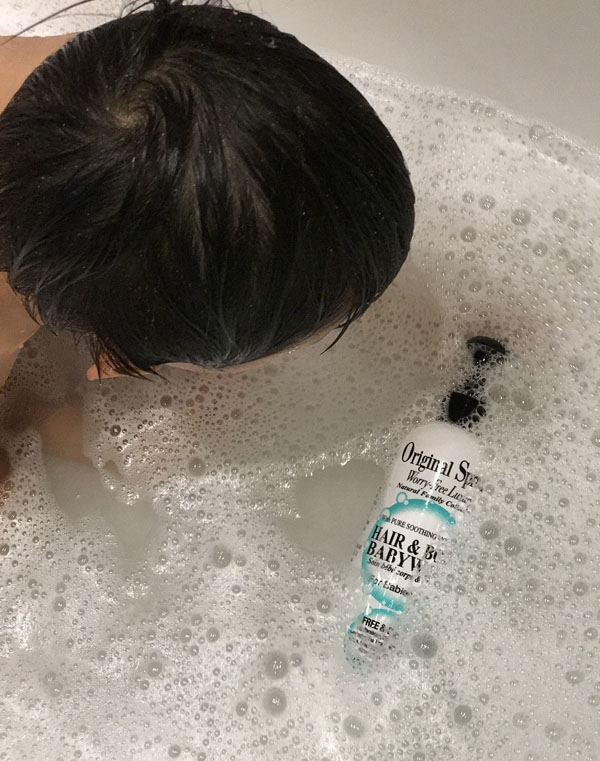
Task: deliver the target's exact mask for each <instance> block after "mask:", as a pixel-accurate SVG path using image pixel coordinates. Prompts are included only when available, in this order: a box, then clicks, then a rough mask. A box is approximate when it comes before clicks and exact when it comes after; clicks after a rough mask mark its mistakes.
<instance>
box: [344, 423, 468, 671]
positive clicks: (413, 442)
mask: <svg viewBox="0 0 600 761" xmlns="http://www.w3.org/2000/svg"><path fill="white" fill-rule="evenodd" d="M477 467H478V447H477V442H476V440H475V438H474V437H473V435H472V434H470V433H468V432H467V431H466V430H465V429H464V428H461V427H459V426H457V425H453V424H452V423H446V422H436V423H429V424H427V425H424V426H421V427H419V428H417V429H415V430H414V431H412V433H410V434H409V435H408V436H407V437H406V438H405V439H404V441H403V442H402V444H401V446H400V453H399V456H398V458H397V459H396V461H395V462H394V464H393V466H392V470H391V473H390V478H389V480H388V483H387V485H386V487H385V488H384V490H383V491H382V492H381V497H380V499H379V500H378V502H379V514H378V517H377V518H376V520H375V521H374V522H373V523H372V525H371V527H370V529H369V532H368V534H367V535H366V536H365V538H364V541H363V543H362V545H361V547H360V552H359V553H357V554H358V558H359V560H358V562H359V564H360V572H361V575H362V580H363V583H364V585H365V588H366V590H367V591H368V600H367V603H366V607H365V610H364V611H363V613H361V614H360V615H359V616H357V618H356V619H355V620H354V621H353V622H352V624H351V625H350V627H349V629H348V633H347V636H346V655H347V657H348V658H349V659H350V660H352V659H353V658H354V656H355V655H356V654H357V652H356V651H357V649H358V652H363V651H364V650H365V648H368V647H371V646H376V645H377V644H379V645H382V644H383V641H384V639H385V636H386V633H387V632H388V631H389V629H390V627H391V626H392V625H393V619H394V617H395V616H396V615H397V614H399V613H401V612H402V610H403V608H404V606H405V603H406V601H407V599H408V598H410V596H411V595H412V594H414V593H415V592H416V591H417V590H418V587H419V585H420V584H421V579H422V577H423V575H426V572H427V568H428V566H430V565H433V564H434V563H436V562H437V559H438V555H439V554H441V553H440V549H441V547H442V546H443V543H444V541H445V540H446V539H447V537H448V534H449V531H450V530H451V529H452V527H453V526H454V525H455V523H456V522H457V520H459V519H460V517H461V515H462V514H464V513H466V512H468V511H469V508H470V506H471V504H472V501H473V498H474V495H475V494H476V493H477V492H476V486H477V475H476V473H477Z"/></svg>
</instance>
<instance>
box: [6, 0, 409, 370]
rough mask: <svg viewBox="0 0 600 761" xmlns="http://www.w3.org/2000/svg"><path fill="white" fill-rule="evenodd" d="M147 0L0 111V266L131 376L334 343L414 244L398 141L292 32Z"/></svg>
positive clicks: (48, 65) (245, 17)
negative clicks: (331, 338)
mask: <svg viewBox="0 0 600 761" xmlns="http://www.w3.org/2000/svg"><path fill="white" fill-rule="evenodd" d="M146 5H147V3H146V4H144V6H141V7H139V8H136V9H135V12H130V13H128V14H127V15H125V16H123V17H121V18H118V19H116V20H114V21H110V22H109V23H106V24H103V25H102V26H99V27H97V28H95V29H92V30H90V31H88V32H84V33H81V34H79V35H78V36H77V37H75V38H74V39H73V40H71V41H70V42H68V43H67V44H66V45H65V46H63V47H62V48H61V49H60V50H58V51H57V52H56V53H55V54H53V55H52V56H51V57H50V58H48V59H46V60H45V61H44V62H43V63H42V64H41V65H40V66H39V67H38V68H37V69H36V70H35V71H34V72H33V73H32V74H31V75H30V76H29V78H28V79H27V80H26V81H25V83H24V84H23V85H22V87H21V88H20V89H19V91H18V92H17V93H16V95H15V96H14V98H13V100H12V101H11V102H10V104H9V105H8V106H7V107H6V110H5V111H4V112H3V113H2V114H1V115H0V270H2V271H6V272H8V277H9V282H10V284H11V286H12V287H13V288H14V289H15V290H16V291H17V292H18V293H20V294H21V295H22V296H23V297H24V300H25V303H26V304H27V305H28V308H29V309H30V310H32V312H33V311H34V310H37V312H38V314H39V316H40V319H41V320H42V321H43V322H44V323H45V324H46V325H48V326H49V327H50V328H51V329H53V330H54V331H60V330H63V329H70V330H72V331H74V332H75V333H77V334H82V335H84V336H85V337H86V338H87V340H88V341H89V343H90V347H91V351H92V354H93V356H94V359H95V361H96V363H97V364H98V362H99V357H100V356H101V354H102V353H104V354H105V355H106V356H107V359H108V360H109V363H110V364H111V365H112V366H113V367H114V368H115V369H116V370H118V371H120V372H122V373H126V374H137V373H138V372H139V371H148V370H151V368H152V367H153V366H156V365H160V364H162V363H167V362H190V363H194V364H197V365H203V366H207V367H226V366H230V365H238V364H241V363H244V362H249V361H252V360H255V359H258V358H260V357H264V356H266V355H269V354H273V353H275V352H278V351H281V350H282V349H284V348H286V347H288V346H291V345H294V344H296V343H298V342H300V341H301V340H302V339H304V338H306V337H308V336H310V335H311V334H313V333H315V332H317V331H318V330H320V329H322V328H324V327H329V326H333V325H337V327H339V328H341V330H342V332H341V333H340V334H339V335H338V337H337V339H339V338H340V337H341V335H342V334H343V333H344V331H345V330H346V328H347V327H348V325H350V324H351V323H352V322H353V321H354V320H355V319H356V318H358V317H359V316H360V315H362V314H363V313H364V312H365V310H366V309H367V308H368V306H369V305H370V304H371V303H372V302H373V301H375V300H376V299H377V298H378V297H379V296H380V295H381V294H382V293H383V292H384V290H385V289H386V288H387V286H388V285H389V284H390V283H391V282H392V280H393V279H394V277H395V276H396V274H397V273H398V271H399V269H400V267H401V266H402V263H403V262H404V260H405V258H406V255H407V253H408V249H409V245H410V241H411V237H412V233H413V226H414V194H413V190H412V186H411V183H410V179H409V174H408V171H407V169H406V166H405V164H404V160H403V158H402V154H401V152H400V149H399V147H398V146H397V144H396V143H395V141H394V140H393V138H392V137H391V135H390V133H389V132H388V130H387V128H386V127H385V126H384V124H383V123H382V122H381V120H380V119H379V118H378V116H377V114H376V113H375V111H374V110H373V108H372V107H371V106H370V105H369V103H368V102H367V100H366V99H365V98H364V97H363V96H362V95H361V94H360V92H359V91H358V90H357V89H356V88H355V87H354V86H353V85H352V84H351V83H350V82H349V81H348V80H346V79H345V78H344V77H343V76H342V75H341V74H340V73H339V72H338V71H337V70H336V69H335V68H334V67H333V66H331V65H330V64H329V63H327V62H326V61H325V60H323V59H322V58H321V57H320V56H318V55H317V54H316V53H314V52H313V51H312V50H310V49H309V48H307V47H306V46H304V45H303V44H302V43H300V42H299V41H298V40H297V39H296V38H295V37H294V36H292V35H290V34H285V33H283V32H280V31H279V30H278V29H277V28H276V27H275V26H273V25H272V24H270V23H269V22H267V21H265V20H263V19H261V18H259V17H257V16H254V15H252V14H250V13H243V12H239V11H236V10H234V9H232V8H229V7H223V6H222V4H221V3H220V2H219V0H210V1H209V2H205V3H204V4H200V5H183V4H182V3H181V2H178V1H177V0H171V2H169V0H154V2H153V3H152V5H153V7H152V8H151V9H145V6H146ZM340 321H343V322H342V324H340V325H338V323H339V322H340ZM337 339H336V340H337ZM334 343H335V342H334Z"/></svg>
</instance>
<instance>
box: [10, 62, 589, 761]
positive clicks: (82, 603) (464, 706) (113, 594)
mask: <svg viewBox="0 0 600 761" xmlns="http://www.w3.org/2000/svg"><path fill="white" fill-rule="evenodd" d="M330 60H331V61H332V63H334V65H336V66H337V67H338V68H339V69H340V70H341V71H342V73H343V74H344V75H345V76H347V77H348V78H349V79H350V80H351V81H352V82H353V83H354V84H355V85H356V86H357V87H358V88H359V89H360V90H361V91H362V92H363V93H364V94H365V96H366V97H367V98H368V99H369V101H370V102H371V103H372V104H373V106H374V107H375V108H376V109H377V111H378V113H379V114H380V115H381V118H382V119H383V120H384V121H385V123H386V124H387V126H388V127H389V129H390V131H391V132H392V133H393V135H394V137H395V138H396V140H397V141H398V143H399V145H400V147H401V149H402V151H403V153H404V155H405V157H406V160H407V163H408V166H409V167H410V169H411V176H412V178H413V181H414V184H415V189H416V194H417V199H418V200H417V227H416V232H415V239H414V243H413V247H412V253H411V255H410V256H409V260H408V261H407V263H406V264H405V266H404V268H403V269H402V271H401V273H400V275H399V277H398V278H397V280H396V281H395V282H394V284H393V285H392V286H391V287H390V288H389V290H388V291H387V292H386V293H385V294H384V296H383V297H382V298H381V299H380V300H379V301H378V302H377V303H376V304H374V305H373V306H372V307H371V308H370V309H369V311H368V312H367V314H366V315H365V316H364V317H363V318H362V319H361V320H360V321H359V322H358V323H357V324H355V325H353V326H352V328H351V329H350V330H349V331H348V333H347V334H346V336H345V337H344V338H343V339H342V341H340V342H339V343H338V344H337V345H336V346H335V347H334V348H333V349H332V350H331V351H329V352H327V353H326V354H325V355H323V356H320V351H322V350H323V349H324V348H325V346H326V345H327V342H328V341H330V339H328V340H327V341H324V342H321V343H319V344H316V345H310V344H309V345H306V346H303V347H301V348H299V349H297V350H296V351H294V352H292V353H291V354H285V355H283V356H280V357H273V358H271V359H269V360H267V361H266V362H265V363H264V364H263V365H262V366H259V367H257V368H255V369H252V368H251V369H248V370H247V371H245V372H243V371H242V372H238V373H237V374H235V375H233V376H232V377H231V378H227V377H226V376H225V375H215V374H214V373H211V374H209V373H204V374H195V373H186V372H183V371H175V370H172V369H171V370H166V371H165V376H166V377H167V378H168V382H167V381H156V382H153V383H145V382H141V381H136V380H132V379H116V380H112V381H108V382H105V383H103V384H102V385H101V386H99V385H98V384H89V383H86V384H85V385H82V384H81V383H80V382H79V381H78V380H77V379H78V378H79V377H81V373H82V370H83V368H84V367H85V365H86V357H85V356H83V353H82V352H76V351H75V350H73V349H71V348H70V346H69V343H68V341H66V340H65V341H64V342H62V343H61V341H59V340H57V339H55V338H49V337H48V336H44V335H42V334H40V335H39V336H38V337H36V339H34V341H33V342H32V346H31V348H30V349H29V351H27V352H26V353H25V355H24V356H23V357H21V358H20V360H19V362H18V366H17V368H16V371H15V373H14V374H13V377H12V379H11V381H10V382H9V384H8V386H7V388H6V389H5V391H4V392H3V397H2V409H3V410H4V411H6V410H7V409H8V407H9V406H10V405H11V404H15V403H16V400H18V399H19V398H20V395H22V394H23V393H27V392H29V393H31V394H35V395H37V396H38V397H40V396H41V397H43V398H44V399H46V400H49V401H50V402H56V401H60V400H62V399H64V398H70V397H71V396H72V395H73V394H74V393H77V394H80V395H82V396H83V404H84V438H85V450H86V454H87V455H88V456H89V458H90V459H91V460H92V462H93V463H94V468H93V469H92V468H91V467H89V466H86V465H84V464H76V463H72V462H67V461H64V460H61V459H57V458H55V457H52V456H49V455H48V454H44V451H43V445H42V442H41V440H40V437H39V436H38V435H37V434H36V433H35V431H33V430H32V429H30V428H27V429H25V430H22V431H20V432H15V431H9V430H8V429H7V428H5V427H3V428H2V432H1V442H2V447H3V448H4V449H5V450H6V455H7V456H8V458H9V460H10V469H11V473H10V475H9V476H8V479H9V481H8V482H5V484H4V487H3V492H2V493H1V495H0V500H1V501H2V512H1V516H0V532H1V535H0V583H1V592H0V605H1V606H2V615H1V616H0V658H1V661H0V663H1V669H2V686H1V687H0V707H1V711H2V722H1V723H0V759H7V760H10V761H12V760H13V759H22V758H27V759H29V760H30V761H34V760H35V759H48V758H51V759H65V761H70V760H71V759H77V758H84V759H86V761H87V760H88V759H89V760H91V759H113V758H121V759H127V758H143V759H169V758H181V759H198V760H200V759H206V760H208V759H215V758H219V759H227V760H228V761H229V760H231V761H233V760H235V759H280V758H294V759H299V760H304V759H306V760H307V761H308V760H310V761H315V760H318V761H325V760H327V761H338V760H340V759H343V760H344V761H346V760H347V759H361V760H362V759H377V761H385V760H386V759H390V760H391V759H394V760H396V759H409V760H410V761H432V760H433V759H444V760H447V759H459V760H460V761H466V760H467V759H469V761H470V760H471V759H500V760H502V761H504V760H506V761H508V760H509V759H510V761H513V760H516V759H522V760H523V761H544V760H545V759H548V758H560V759H564V760H567V759H569V760H570V759H573V760H575V759H578V760H579V759H585V760H586V761H587V760H588V759H589V760H591V759H600V737H599V727H600V721H599V720H598V712H599V709H600V668H599V665H598V658H597V653H598V643H599V631H600V599H599V598H600V592H599V583H600V571H599V568H600V564H599V560H600V557H599V555H600V536H599V520H600V514H599V513H600V504H599V503H600V498H599V497H598V465H599V463H600V415H599V414H598V405H599V396H600V382H599V379H600V332H599V316H598V315H599V314H600V309H599V307H600V264H599V263H598V258H597V256H595V248H597V243H598V240H599V238H600V236H599V220H598V209H600V159H599V157H598V155H597V154H595V153H594V151H593V150H591V149H589V148H582V147H579V146H578V145H577V144H575V143H574V142H572V141H571V140H569V139H567V138H565V137H562V136H560V135H557V134H555V133H554V132H553V131H552V130H551V129H550V128H548V127H545V126H542V125H538V124H533V125H532V124H528V123H526V122H524V121H523V120H519V119H517V118H515V117H513V116H511V115H508V114H506V113H504V112H503V111H502V110H501V109H499V108H497V107H496V106H492V105H489V104H486V103H483V102H481V101H479V100H477V99H474V98H468V97H460V96H457V95H455V94H453V93H448V92H445V91H441V90H439V91H438V90H425V89H420V88H418V87H414V86H411V85H408V84H406V83H404V82H402V81H401V80H400V79H399V78H397V77H395V76H393V75H391V74H388V73H385V72H382V71H380V70H377V69H375V68H373V67H371V66H368V65H366V64H363V63H356V62H353V61H351V60H349V59H341V58H336V59H333V58H331V59H330ZM477 334H484V335H490V336H493V337H494V338H496V339H498V340H500V341H502V342H503V343H504V344H505V345H506V346H507V348H508V349H509V350H510V356H509V358H508V359H507V361H506V362H505V363H504V364H503V365H502V366H501V367H498V368H495V369H494V370H493V371H492V372H491V374H490V378H489V379H488V384H489V394H488V396H489V399H488V404H487V409H488V414H487V416H486V417H485V418H484V419H483V420H482V422H481V423H480V424H479V426H478V433H477V435H478V436H479V439H480V443H481V449H482V452H483V460H484V464H483V466H482V472H481V477H482V483H483V490H482V492H481V493H480V495H479V498H478V501H477V506H476V509H475V510H474V512H473V513H472V514H471V515H470V516H469V517H468V519H467V520H465V521H463V522H462V524H461V525H460V526H459V528H458V531H457V533H456V534H455V536H454V538H453V539H452V540H451V541H450V543H449V547H448V549H447V551H446V555H445V556H444V558H443V562H440V563H438V564H437V568H436V570H435V573H434V574H433V575H432V577H431V578H430V579H429V580H428V582H427V583H425V584H423V585H422V589H421V592H420V594H419V596H418V597H415V598H411V601H410V605H409V606H408V607H407V610H406V612H405V614H404V615H403V616H402V617H401V619H400V624H399V627H398V630H397V632H396V634H395V639H394V647H393V649H390V650H388V651H384V654H383V656H379V657H374V658H373V659H371V660H369V661H367V663H366V664H363V667H356V666H354V665H352V664H350V663H348V662H347V661H346V660H345V658H344V653H343V641H344V635H345V632H346V629H347V627H348V625H349V623H350V622H351V621H352V620H353V619H354V618H355V616H356V615H357V614H358V613H359V612H360V611H361V610H362V609H363V607H364V602H365V599H366V598H365V594H364V590H362V589H361V587H360V570H359V567H358V566H357V565H356V564H352V563H351V557H352V556H353V554H354V553H355V550H356V547H357V544H359V543H360V542H361V541H362V540H363V539H364V531H363V530H364V529H366V528H367V526H366V524H367V523H369V524H370V523H372V522H373V520H374V519H375V517H376V514H377V508H376V506H375V504H374V498H375V495H376V492H377V489H378V487H379V486H380V485H381V483H382V482H383V481H384V479H385V476H386V474H387V472H388V470H389V466H390V465H391V463H392V461H393V459H394V458H395V457H396V456H397V447H398V443H399V442H400V441H401V440H402V438H403V437H404V436H405V434H406V433H407V432H408V431H409V430H410V429H411V428H413V427H415V426H416V425H419V424H421V423H425V422H428V421H430V420H433V419H435V417H436V416H437V413H438V409H439V404H440V401H441V400H442V399H443V397H444V395H445V394H446V392H447V391H448V390H449V389H450V388H451V387H452V385H453V384H454V383H455V382H456V381H457V380H459V379H460V378H461V377H462V376H463V375H464V374H465V372H466V371H467V369H468V368H469V363H470V358H469V356H468V351H467V350H466V348H465V345H464V344H465V340H466V339H467V338H470V337H471V336H473V335H477ZM57 344H58V345H59V346H60V347H62V348H61V351H58V350H57ZM78 384H79V385H78ZM3 414H4V413H3ZM4 417H6V415H4ZM3 419H4V418H3ZM2 467H4V468H5V470H6V467H5V466H2Z"/></svg>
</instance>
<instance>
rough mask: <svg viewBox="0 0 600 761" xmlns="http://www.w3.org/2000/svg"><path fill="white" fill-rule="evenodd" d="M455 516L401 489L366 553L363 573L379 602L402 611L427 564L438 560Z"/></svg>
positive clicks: (371, 536)
mask: <svg viewBox="0 0 600 761" xmlns="http://www.w3.org/2000/svg"><path fill="white" fill-rule="evenodd" d="M454 523H455V519H454V518H453V516H452V515H451V514H450V513H449V512H448V510H446V509H445V508H443V507H441V506H440V505H438V504H437V503H435V502H427V501H425V500H422V499H408V495H407V494H406V492H399V493H398V495H397V497H396V502H395V504H393V505H392V506H391V507H385V508H384V509H383V510H382V511H381V513H380V514H379V518H378V519H377V521H376V523H375V525H374V526H373V528H372V529H371V532H370V534H369V538H368V539H367V542H366V544H365V548H364V551H363V556H362V576H363V581H364V583H365V584H366V585H367V586H368V587H369V588H370V594H371V596H372V597H374V598H375V600H377V602H379V603H381V604H382V605H385V606H386V607H387V608H390V609H391V610H392V611H401V610H402V607H403V601H404V599H405V598H406V597H408V596H409V595H410V594H411V592H412V587H413V586H414V585H415V584H419V583H420V581H421V573H422V572H423V570H424V565H425V564H428V563H435V562H436V560H437V555H438V547H439V545H440V543H441V542H442V541H443V540H444V539H446V538H447V535H448V528H449V527H451V526H453V525H454Z"/></svg>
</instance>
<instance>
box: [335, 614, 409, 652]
mask: <svg viewBox="0 0 600 761" xmlns="http://www.w3.org/2000/svg"><path fill="white" fill-rule="evenodd" d="M395 618H397V614H396V613H393V612H392V611H391V610H386V609H385V608H371V607H369V606H367V608H366V609H365V610H364V611H363V612H362V613H360V614H359V615H358V616H356V618H355V619H354V621H352V623H351V624H350V626H349V627H348V631H347V632H346V637H345V639H344V654H345V656H346V660H347V661H348V662H349V663H352V664H353V665H359V664H361V663H363V662H364V661H365V660H375V659H377V658H379V657H381V656H384V655H390V654H391V651H392V650H393V649H394V645H395V637H394V633H395V632H394V628H393V622H394V619H395Z"/></svg>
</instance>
